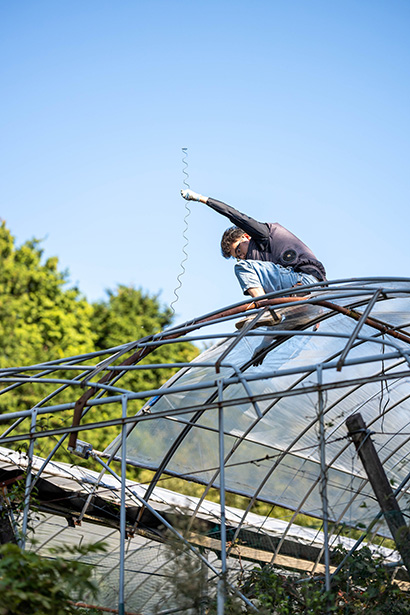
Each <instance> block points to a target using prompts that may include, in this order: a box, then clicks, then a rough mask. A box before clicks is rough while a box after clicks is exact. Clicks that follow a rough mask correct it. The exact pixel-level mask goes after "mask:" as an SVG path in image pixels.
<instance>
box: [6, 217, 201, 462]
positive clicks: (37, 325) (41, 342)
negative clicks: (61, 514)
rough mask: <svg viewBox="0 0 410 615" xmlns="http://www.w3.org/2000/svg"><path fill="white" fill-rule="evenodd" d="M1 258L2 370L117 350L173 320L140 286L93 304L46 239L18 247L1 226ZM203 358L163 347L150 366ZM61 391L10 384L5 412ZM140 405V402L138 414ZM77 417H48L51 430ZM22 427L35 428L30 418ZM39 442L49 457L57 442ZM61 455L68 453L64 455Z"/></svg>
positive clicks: (77, 392)
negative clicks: (50, 252) (46, 248)
mask: <svg viewBox="0 0 410 615" xmlns="http://www.w3.org/2000/svg"><path fill="white" fill-rule="evenodd" d="M0 258H1V268H0V368H1V367H3V368H4V367H17V366H30V365H35V364H41V363H44V362H46V361H50V360H55V359H60V358H63V357H69V356H75V355H81V354H85V353H89V352H93V351H96V350H105V349H109V348H111V347H113V346H117V345H121V344H125V343H127V342H131V341H133V340H137V339H139V338H141V337H145V336H147V335H148V336H149V335H152V334H153V333H157V332H159V331H161V330H162V329H163V328H164V327H166V326H168V325H169V324H170V323H171V320H172V314H171V310H170V309H169V308H166V307H163V306H161V304H160V302H159V299H158V296H157V295H152V296H151V295H149V294H148V293H145V292H143V291H142V290H138V289H135V288H133V287H127V286H124V285H120V286H118V288H117V289H115V290H109V291H107V298H106V299H105V300H102V301H98V302H96V303H94V304H90V303H89V302H88V301H87V300H86V298H85V297H84V296H83V295H82V294H81V293H80V291H79V290H78V289H77V288H75V287H74V288H72V287H69V285H68V283H67V282H68V273H67V272H61V271H60V270H59V267H58V259H57V258H56V257H53V258H48V259H44V255H43V250H42V249H41V242H40V241H38V240H36V239H33V240H31V241H26V242H25V243H23V244H22V245H21V246H20V247H18V246H16V244H15V240H14V237H13V236H12V235H11V233H10V231H9V230H8V229H7V227H6V225H5V223H4V222H3V223H2V224H1V226H0ZM197 353H198V351H197V349H196V348H195V347H194V346H193V345H192V344H186V343H185V344H183V343H181V342H179V343H175V344H171V345H165V346H160V347H158V348H157V349H156V350H155V351H154V352H152V353H151V354H150V355H149V356H148V357H147V358H146V360H145V363H150V362H152V361H155V362H156V363H159V364H164V363H168V362H172V363H177V362H187V361H190V360H192V358H193V357H194V356H195V355H196V354H197ZM96 360H97V359H96ZM90 363H92V361H90V360H87V364H90ZM39 371H40V370H39ZM174 371H175V370H170V369H157V370H151V369H150V370H144V371H134V372H132V373H130V374H126V375H125V376H122V377H121V380H120V381H119V383H118V384H119V386H121V387H127V388H129V389H131V390H133V391H144V390H148V389H154V388H158V387H159V386H161V384H163V382H165V381H166V380H167V379H168V378H169V377H170V376H171V374H172V373H173V372H174ZM30 373H31V374H34V372H30ZM74 375H75V373H74V372H64V371H63V370H62V371H60V372H58V374H56V375H54V377H56V376H58V377H59V378H65V377H68V378H70V379H71V378H72V377H73V376H74ZM100 376H101V374H100ZM57 388H58V384H53V383H50V384H46V383H44V384H43V383H41V384H39V383H32V382H29V383H24V384H23V385H20V386H17V387H14V388H13V389H12V390H8V389H7V383H3V384H2V389H1V390H0V412H2V413H4V412H12V411H13V410H17V409H19V410H26V409H30V408H32V407H33V406H34V405H35V404H37V403H39V402H40V401H41V400H42V399H44V398H45V397H46V396H47V395H49V394H51V393H52V392H53V391H55V390H56V389H57ZM82 392H83V391H82V390H81V389H79V388H73V387H69V388H66V389H63V390H62V391H61V392H60V393H59V394H58V396H56V397H53V398H52V400H51V401H50V403H56V404H59V403H67V402H75V401H76V400H77V399H78V398H79V397H80V396H81V394H82ZM139 406H140V404H138V403H137V402H134V403H133V404H132V405H131V406H130V412H135V411H137V410H138V407H139ZM113 411H114V412H117V408H115V409H114V410H113V408H112V407H111V406H104V407H102V408H99V409H98V410H96V412H95V416H97V415H98V419H99V420H104V419H109V418H111V416H112V413H113ZM72 414H73V413H72V411H66V412H65V413H64V414H61V413H59V414H57V415H50V416H47V415H46V416H45V417H43V419H42V421H43V427H44V428H47V427H48V428H53V427H56V426H58V427H60V426H62V425H69V424H70V423H71V419H72ZM90 420H93V417H91V416H90ZM19 429H21V430H22V431H24V432H27V431H28V420H27V419H26V420H25V421H24V423H23V424H21V425H20V426H19ZM117 432H118V430H117V429H116V428H115V427H111V428H107V429H104V430H100V431H99V432H98V433H94V434H93V440H91V442H93V443H94V442H96V444H95V446H96V448H99V449H100V448H105V447H106V445H107V444H108V443H109V442H110V441H111V440H112V439H113V438H114V437H115V436H116V435H117ZM85 435H86V434H84V436H85ZM38 444H39V447H38V448H37V452H38V453H39V454H43V455H44V454H46V453H47V452H48V451H49V450H50V448H51V446H52V445H53V444H54V440H53V441H49V442H46V441H44V440H42V441H40V440H39V441H38ZM57 458H60V459H62V458H64V456H62V453H59V454H58V456H57Z"/></svg>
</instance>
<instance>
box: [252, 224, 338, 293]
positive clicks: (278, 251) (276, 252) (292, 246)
mask: <svg viewBox="0 0 410 615" xmlns="http://www.w3.org/2000/svg"><path fill="white" fill-rule="evenodd" d="M267 226H268V228H269V243H268V246H267V249H265V250H263V251H261V250H260V247H258V244H257V243H256V241H255V240H254V239H251V240H250V242H249V248H248V252H247V254H246V258H247V259H253V260H257V261H271V262H272V263H276V264H277V265H282V266H283V267H292V269H294V271H301V272H303V273H308V274H310V275H313V276H315V278H317V279H318V280H319V281H320V282H323V280H326V271H325V268H324V267H323V265H322V263H321V262H320V261H318V260H317V258H316V256H315V255H314V254H313V252H312V250H311V249H310V248H308V247H307V245H306V244H304V243H303V241H301V240H300V239H298V238H297V237H296V235H294V234H293V233H291V232H290V231H288V230H287V229H285V227H284V226H281V225H280V224H278V223H277V222H275V223H270V224H267Z"/></svg>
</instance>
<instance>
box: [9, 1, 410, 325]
mask: <svg viewBox="0 0 410 615" xmlns="http://www.w3.org/2000/svg"><path fill="white" fill-rule="evenodd" d="M409 30H410V3H409V2H408V1H407V0H403V1H400V0H385V1H378V0H360V1H359V0H355V1H351V0H335V1H329V0H303V1H300V0H290V1H285V0H281V1H275V0H267V1H265V0H259V1H258V0H256V1H253V2H250V1H246V2H245V1H241V0H236V1H230V0H219V1H214V0H208V1H207V2H204V1H202V2H201V1H199V0H197V1H192V2H187V1H186V0H184V1H174V0H164V1H157V0H149V1H148V0H140V1H138V0H132V1H131V0H121V1H117V2H115V1H114V0H112V1H107V0H98V1H97V0H93V1H91V0H69V1H68V0H65V1H63V0H61V1H58V2H56V1H55V0H53V1H51V0H50V1H46V0H36V1H35V2H33V0H19V1H18V2H10V1H8V2H7V1H6V0H3V1H2V2H0V57H1V75H0V79H1V96H0V118H1V144H2V145H1V154H0V165H1V182H0V185H1V187H0V198H1V208H0V216H1V217H2V218H3V219H5V220H6V222H7V225H8V227H9V228H10V229H11V231H12V233H13V234H14V235H15V236H16V238H17V242H18V243H22V242H23V241H25V240H26V239H29V238H31V237H33V236H35V237H38V238H39V237H44V238H45V241H44V244H43V245H44V249H45V253H46V256H53V255H57V256H58V257H59V259H60V264H61V267H62V268H68V269H69V270H70V273H71V281H72V283H76V284H78V286H79V287H80V289H81V290H82V291H83V293H84V294H85V295H86V296H87V298H88V299H89V300H94V299H99V298H102V297H104V289H106V288H114V287H115V286H116V284H118V283H122V284H134V285H135V286H137V287H142V288H143V289H145V290H148V291H150V292H151V293H158V292H159V291H161V300H162V302H163V303H167V304H169V303H170V302H171V301H172V300H173V298H174V296H173V289H174V288H175V286H176V276H177V275H178V273H179V272H180V266H179V264H180V261H181V258H182V246H183V243H184V240H183V238H182V231H183V228H184V223H183V217H184V215H185V201H183V200H182V198H181V197H180V196H179V191H180V188H181V187H182V181H183V177H184V176H183V174H182V169H183V165H182V152H181V148H182V147H187V148H188V152H189V154H188V161H189V168H188V171H189V175H190V179H189V182H190V185H191V188H192V189H194V190H196V191H198V192H201V193H203V194H207V195H210V196H213V197H215V198H219V199H221V200H224V201H226V202H228V203H230V204H232V205H234V206H236V207H237V208H239V209H241V210H242V211H245V212H246V213H249V214H250V215H252V216H254V217H255V218H257V219H259V220H262V221H270V222H274V221H278V222H281V224H283V225H284V226H286V227H288V228H289V229H290V230H292V231H293V232H295V233H296V234H297V235H299V236H300V237H301V238H302V239H303V240H304V241H305V242H306V243H307V244H308V245H309V246H310V247H311V248H312V249H313V250H314V252H315V253H316V254H317V256H318V257H319V258H320V259H321V260H322V261H323V262H324V263H325V265H326V268H327V271H328V276H329V278H331V279H337V278H345V277H359V276H367V275H368V276H379V275H380V276H384V275H392V276H410V248H409V228H410V214H409V195H410V174H409V153H410V152H409V149H410V123H409V113H410V96H409V93H410V90H409V88H410V85H409V84H410V74H409V73H410V42H409V41H410V37H409ZM227 226H229V223H228V221H226V220H225V219H224V218H222V217H220V216H218V215H217V214H216V213H214V212H213V211H211V210H209V209H207V208H206V207H205V206H204V205H199V204H193V205H192V214H191V216H190V218H189V230H188V235H189V246H188V252H189V259H188V261H187V263H186V269H187V271H186V274H185V276H184V277H183V287H182V289H181V291H180V299H179V302H178V303H177V306H176V311H177V321H185V320H187V319H188V318H191V317H193V316H198V315H200V314H203V313H205V312H208V311H210V310H213V309H216V308H218V307H222V306H224V305H227V304H231V303H234V302H236V301H240V300H241V299H242V295H241V292H240V288H239V285H238V284H237V282H236V279H235V278H234V276H233V271H232V269H233V261H226V260H224V259H222V257H221V256H220V252H219V241H220V236H221V234H222V232H223V230H224V229H225V228H226V227H227Z"/></svg>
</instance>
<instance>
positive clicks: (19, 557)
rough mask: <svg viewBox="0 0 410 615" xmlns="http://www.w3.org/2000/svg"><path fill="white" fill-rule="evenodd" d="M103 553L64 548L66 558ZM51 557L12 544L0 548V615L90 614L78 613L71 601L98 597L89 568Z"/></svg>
mask: <svg viewBox="0 0 410 615" xmlns="http://www.w3.org/2000/svg"><path fill="white" fill-rule="evenodd" d="M103 550H104V548H103V547H102V545H101V544H99V545H88V546H87V547H81V548H78V547H76V548H71V547H67V548H66V549H65V554H66V555H67V556H68V557H73V556H76V557H78V556H82V555H88V554H90V553H93V552H98V551H103ZM50 555H51V557H48V558H47V557H41V556H40V555H37V554H36V553H34V552H31V551H23V550H21V549H20V548H19V547H18V546H17V545H13V544H7V545H3V546H2V547H0V615H17V614H22V613H27V614H28V613H33V614H34V613H38V614H41V615H79V614H80V613H84V614H85V613H90V611H89V610H87V611H85V610H83V609H78V607H76V606H75V605H74V601H75V600H81V599H82V598H83V596H85V595H86V596H87V597H94V596H96V595H97V593H98V586H97V584H96V583H95V582H94V581H93V580H92V574H93V570H92V567H91V566H89V565H87V564H84V563H82V562H79V561H77V560H75V559H63V558H62V557H61V556H56V555H55V554H54V553H53V552H51V553H50ZM94 612H96V611H94Z"/></svg>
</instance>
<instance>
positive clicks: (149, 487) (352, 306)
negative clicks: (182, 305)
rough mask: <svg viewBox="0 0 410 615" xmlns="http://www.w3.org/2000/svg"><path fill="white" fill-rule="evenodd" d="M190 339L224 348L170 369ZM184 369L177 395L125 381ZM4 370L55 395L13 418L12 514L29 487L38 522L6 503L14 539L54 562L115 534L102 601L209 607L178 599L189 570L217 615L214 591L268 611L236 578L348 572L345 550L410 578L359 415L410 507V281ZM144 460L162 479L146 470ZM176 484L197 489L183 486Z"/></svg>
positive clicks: (252, 307) (22, 385)
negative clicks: (256, 572) (365, 549)
mask: <svg viewBox="0 0 410 615" xmlns="http://www.w3.org/2000/svg"><path fill="white" fill-rule="evenodd" d="M293 291H294V292H293ZM245 312H246V314H245ZM267 314H268V316H269V319H268V320H267V319H266V315H267ZM244 316H246V318H244ZM176 342H178V343H181V342H185V343H192V342H195V343H197V344H199V345H204V346H205V347H206V349H205V350H204V351H203V352H202V353H201V354H200V355H199V356H198V357H197V358H196V359H195V360H194V361H192V362H191V363H189V364H172V365H169V364H163V363H160V364H157V363H156V362H155V350H156V349H157V348H159V347H160V346H162V345H164V344H173V343H176ZM148 357H149V359H148ZM142 361H143V362H142ZM169 367H172V368H175V374H174V375H173V376H172V378H171V379H169V380H168V382H166V383H165V384H164V385H163V386H162V387H161V388H159V389H155V390H150V391H145V390H144V391H139V390H131V388H129V387H127V386H125V385H123V381H124V379H126V378H125V377H126V375H127V374H128V373H129V372H132V371H133V370H141V371H143V372H145V371H146V370H151V371H152V370H163V369H164V368H169ZM0 378H1V383H2V389H1V392H0V395H1V396H2V397H3V400H7V399H8V397H11V396H13V395H15V394H16V392H17V391H20V392H21V391H23V392H24V391H25V390H26V389H29V390H30V391H31V392H32V391H38V401H37V403H36V404H35V405H34V406H33V407H31V408H29V409H24V410H22V409H19V408H18V409H13V411H11V412H8V413H5V414H3V415H1V425H2V432H1V437H0V447H1V448H0V483H1V486H2V504H3V506H6V505H7V502H8V497H9V493H10V490H11V489H12V487H13V485H14V484H16V483H17V482H19V483H20V484H23V485H24V497H23V506H22V510H21V515H20V516H17V515H16V514H13V506H11V505H10V506H9V507H7V506H6V508H7V510H8V519H7V523H8V526H7V527H4V524H3V527H2V531H3V534H4V533H5V532H7V529H8V530H9V532H10V535H12V536H15V537H17V538H16V539H18V540H19V541H20V543H21V544H22V545H24V546H25V548H27V549H34V550H37V551H38V552H39V553H42V554H44V555H46V554H47V553H48V548H49V547H50V546H53V547H56V548H57V549H58V548H60V547H62V546H63V545H64V544H70V545H75V544H84V543H87V542H92V543H96V542H100V541H103V542H105V544H106V545H107V550H106V552H104V553H101V554H98V555H96V554H93V555H90V556H85V557H88V560H87V561H89V562H90V563H92V565H93V567H94V573H95V575H96V577H97V578H98V579H99V587H100V594H99V597H98V604H97V606H100V607H103V608H106V609H112V610H113V611H117V612H119V613H124V612H130V613H140V614H143V615H150V614H151V613H163V614H165V613H178V612H184V613H190V612H191V613H196V612H201V611H199V610H198V608H197V609H196V610H192V608H191V610H190V606H189V603H187V602H186V599H185V598H184V602H183V603H181V601H180V600H179V597H178V592H176V591H175V575H177V576H178V575H180V576H181V577H182V576H183V574H182V572H181V571H183V573H184V574H185V575H186V576H185V577H184V578H186V577H189V576H192V578H193V579H194V578H195V579H197V580H198V584H197V585H198V588H197V591H199V592H200V594H201V596H202V598H203V600H202V604H203V607H201V608H202V613H205V610H206V604H207V601H208V599H209V597H210V596H212V597H215V598H216V600H217V604H218V612H219V613H223V608H224V602H225V600H226V596H227V595H229V593H232V592H233V593H235V594H236V595H237V596H238V597H239V599H242V600H243V601H244V604H246V605H247V606H248V607H249V608H252V606H253V605H252V601H251V600H249V598H247V597H246V596H245V595H243V594H242V593H241V590H240V588H239V587H238V585H237V582H236V581H237V578H238V577H240V575H241V574H243V571H244V570H246V569H247V568H249V567H253V566H255V564H261V563H272V564H274V565H275V566H277V567H278V568H281V569H283V570H284V571H295V570H296V571H299V573H300V575H301V578H304V577H306V578H308V577H310V576H311V575H322V576H323V577H324V578H325V579H326V582H330V580H331V577H332V574H334V572H335V564H334V563H333V561H332V552H333V550H334V548H335V546H336V545H343V546H344V547H345V548H346V549H348V550H349V549H352V550H354V549H357V548H360V545H362V544H363V543H365V544H367V545H369V546H370V547H371V548H374V549H375V550H376V549H377V552H378V553H381V554H382V555H383V557H384V558H385V561H386V562H387V563H388V564H389V565H390V566H391V567H393V568H394V573H393V574H394V576H395V577H396V578H397V579H398V580H400V579H404V582H406V580H407V572H406V570H405V567H404V566H403V559H404V563H405V558H403V553H402V552H401V551H400V549H399V548H397V543H396V544H395V543H394V541H393V540H392V538H394V536H393V537H392V530H391V526H390V525H389V523H388V516H387V515H386V514H384V515H383V514H381V510H380V503H379V501H378V499H377V496H376V495H375V493H374V489H373V487H372V484H371V481H370V480H369V475H368V472H367V471H366V468H365V467H364V465H363V463H362V461H361V458H360V450H359V449H360V446H359V447H357V446H355V443H354V441H353V440H355V437H354V436H355V433H352V430H351V429H350V430H349V419H350V418H351V417H354V416H357V415H358V414H360V416H361V417H362V419H363V421H364V424H365V429H363V430H362V431H363V433H364V435H365V439H366V438H367V439H368V440H371V441H372V442H373V444H374V447H375V450H376V453H377V456H378V458H379V460H380V462H381V465H382V468H383V470H384V472H385V474H386V476H387V479H388V481H389V482H390V484H391V485H392V488H393V490H394V499H395V501H396V502H397V503H398V506H399V507H400V509H401V512H402V513H403V514H404V515H406V511H408V496H409V494H410V473H409V469H408V455H409V452H410V412H409V409H410V386H409V385H410V279H390V278H389V279H387V278H383V279H374V278H372V279H357V280H342V281H335V282H327V283H326V284H317V285H310V286H305V287H300V288H299V287H298V288H297V289H292V295H291V296H289V292H287V293H286V292H276V293H271V294H270V295H266V297H264V298H263V299H262V300H258V301H257V303H256V304H255V302H249V301H245V302H242V303H240V304H235V305H234V306H229V307H228V308H225V309H224V310H222V311H218V312H214V313H212V314H207V315H205V316H203V317H200V318H197V319H194V320H192V321H190V322H187V323H184V324H183V325H180V326H176V327H172V328H168V329H166V330H164V331H162V332H159V333H158V334H156V335H154V336H150V337H147V338H143V339H140V340H136V341H129V342H127V343H125V344H124V345H123V346H120V347H116V348H111V349H108V350H106V351H105V352H103V353H102V352H100V353H92V354H88V355H82V356H75V357H65V358H61V359H56V360H55V361H52V362H48V363H44V364H41V365H32V366H24V367H21V366H18V367H16V366H10V367H9V368H7V369H2V370H0ZM107 407H108V408H109V411H110V412H109V416H108V414H107V412H106V409H107ZM112 425H115V426H116V428H117V433H118V435H117V437H116V438H115V439H114V440H113V441H112V443H111V444H110V445H109V446H108V447H107V449H106V450H105V451H98V450H96V449H95V447H94V446H93V434H94V433H95V430H99V429H104V428H105V427H107V426H112ZM85 432H86V436H87V437H84V433H85ZM356 435H357V434H356ZM45 442H48V443H50V442H51V443H52V445H50V446H49V452H48V453H47V454H46V455H44V456H40V455H39V454H38V450H39V449H38V445H39V443H42V444H44V443H45ZM43 449H44V447H42V450H43ZM63 449H65V450H66V451H69V452H71V460H70V462H69V463H67V462H62V461H59V459H60V457H59V456H58V452H59V451H61V450H63ZM135 468H143V469H145V470H146V471H148V470H149V471H150V473H149V479H144V482H137V481H135V480H133V479H132V477H133V476H135ZM147 475H148V474H147ZM167 477H172V478H173V479H179V482H178V481H177V483H175V482H174V483H172V484H178V485H184V484H186V485H187V488H186V489H184V488H183V487H182V488H181V489H180V490H179V491H178V492H177V491H176V490H175V489H174V490H171V489H168V488H166V485H167V480H165V479H166V478H167ZM192 485H194V486H195V490H193V489H191V488H190V487H192ZM192 493H194V495H189V494H192ZM32 497H33V498H35V508H36V510H37V512H36V513H35V514H34V515H33V514H32ZM235 498H236V499H235ZM232 504H235V505H232ZM279 509H280V510H281V511H286V513H287V514H286V515H285V514H282V515H280V518H278V515H276V514H275V513H276V512H277V511H278V510H279ZM386 520H387V521H386ZM309 526H310V527H309ZM33 537H35V541H33ZM376 545H377V546H376ZM178 566H179V567H178ZM341 566H343V562H342V563H341ZM200 603H201V602H200ZM255 611H257V607H256V606H255Z"/></svg>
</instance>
